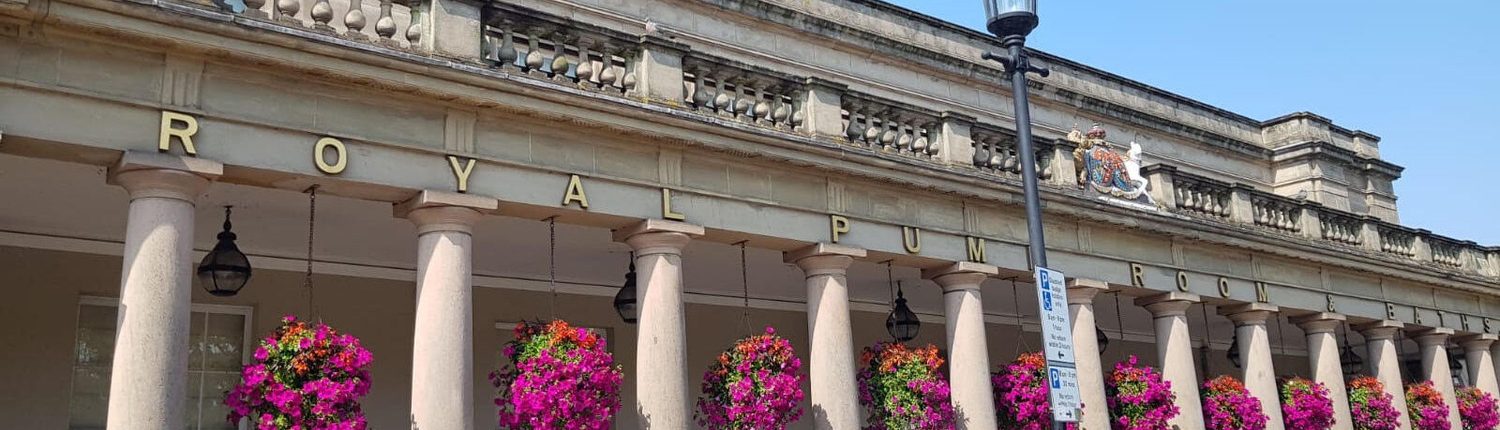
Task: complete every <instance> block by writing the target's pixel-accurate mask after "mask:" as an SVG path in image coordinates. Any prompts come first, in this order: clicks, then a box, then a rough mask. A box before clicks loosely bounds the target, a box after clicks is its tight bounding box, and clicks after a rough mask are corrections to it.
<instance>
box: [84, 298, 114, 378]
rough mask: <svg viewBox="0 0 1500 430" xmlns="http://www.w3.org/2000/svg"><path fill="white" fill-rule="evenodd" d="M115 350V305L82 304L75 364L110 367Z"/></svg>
mask: <svg viewBox="0 0 1500 430" xmlns="http://www.w3.org/2000/svg"><path fill="white" fill-rule="evenodd" d="M114 352H115V307H113V306H91V305H83V306H80V307H79V308H78V345H77V350H76V354H75V359H74V364H76V365H79V366H99V367H104V368H108V367H109V366H110V361H111V360H113V359H114ZM106 391H108V390H106Z"/></svg>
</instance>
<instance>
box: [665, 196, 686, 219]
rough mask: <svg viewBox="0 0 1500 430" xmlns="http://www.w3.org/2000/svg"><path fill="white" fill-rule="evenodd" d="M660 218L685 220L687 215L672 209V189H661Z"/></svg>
mask: <svg viewBox="0 0 1500 430" xmlns="http://www.w3.org/2000/svg"><path fill="white" fill-rule="evenodd" d="M661 218H662V219H669V220H672V221H686V220H687V215H683V214H681V213H678V212H676V211H673V210H672V190H671V189H668V188H662V189H661Z"/></svg>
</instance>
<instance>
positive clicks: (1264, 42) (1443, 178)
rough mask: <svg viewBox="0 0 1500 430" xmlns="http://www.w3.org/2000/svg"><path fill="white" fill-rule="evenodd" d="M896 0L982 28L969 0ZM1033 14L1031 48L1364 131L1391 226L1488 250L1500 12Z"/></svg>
mask: <svg viewBox="0 0 1500 430" xmlns="http://www.w3.org/2000/svg"><path fill="white" fill-rule="evenodd" d="M894 2H895V3H896V4H899V5H901V6H904V7H907V8H910V9H913V10H916V11H919V12H922V13H926V14H928V15H932V16H936V17H938V18H941V19H944V20H948V21H952V22H956V23H958V24H961V25H964V26H967V27H970V28H975V29H983V26H984V11H983V8H982V6H981V5H982V3H981V2H980V1H979V0H894ZM1039 3H1040V6H1039V8H1040V13H1039V15H1041V21H1042V24H1041V27H1039V28H1038V29H1037V30H1036V32H1034V33H1032V35H1031V37H1030V38H1029V40H1028V44H1029V45H1030V46H1034V47H1036V48H1038V49H1041V50H1044V51H1047V52H1050V53H1053V54H1057V55H1060V56H1063V57H1066V58H1069V59H1072V60H1075V61H1079V62H1082V63H1084V64H1088V65H1090V66H1093V67H1097V68H1100V69H1104V70H1107V71H1110V72H1112V73H1116V74H1119V75H1122V76H1125V77H1128V78H1131V79H1134V80H1137V81H1140V82H1144V83H1147V84H1150V85H1153V86H1156V87H1159V88H1163V89H1166V90H1168V91H1172V92H1175V93H1178V94H1181V95H1184V96H1187V97H1191V98H1194V99H1197V100H1200V101H1203V102H1206V103H1208V104H1211V105H1214V106H1218V107H1221V108H1224V109H1227V110H1230V111H1234V112H1238V113H1240V114H1243V115H1245V116H1249V117H1251V118H1255V119H1261V120H1265V119H1270V118H1274V117H1277V116H1280V115H1283V114H1286V113H1291V112H1296V111H1310V112H1314V113H1317V114H1319V115H1323V116H1325V117H1328V118H1330V119H1332V120H1333V121H1334V123H1335V124H1339V125H1342V126H1344V127H1347V128H1351V129H1358V130H1365V131H1368V132H1370V133H1373V134H1375V135H1377V136H1380V137H1381V145H1380V150H1381V155H1382V158H1384V159H1385V160H1386V161H1390V162H1393V163H1396V164H1397V165H1401V166H1403V167H1406V171H1405V173H1404V174H1403V175H1402V178H1401V179H1399V180H1397V181H1396V194H1397V196H1398V197H1399V201H1398V203H1397V204H1398V208H1399V209H1400V212H1401V223H1402V224H1405V225H1408V226H1413V227H1418V228H1426V229H1429V230H1432V231H1434V232H1437V233H1439V234H1444V235H1448V236H1452V237H1455V238H1458V239H1463V240H1473V241H1475V242H1479V243H1480V244H1481V245H1490V246H1500V155H1492V154H1497V153H1500V31H1497V30H1496V26H1495V22H1496V20H1497V19H1500V1H1496V0H1449V1H1428V2H1396V1H1370V0H1315V1H1309V0H1264V1H1219V0H1214V1H1205V0H1163V1H1143V0H1126V1H1116V0H1111V1H1097V0H1091V1H1083V0H1072V1H1064V0H1039ZM1398 6H1399V8H1398ZM1148 151H1149V149H1148Z"/></svg>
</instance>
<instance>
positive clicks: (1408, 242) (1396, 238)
mask: <svg viewBox="0 0 1500 430" xmlns="http://www.w3.org/2000/svg"><path fill="white" fill-rule="evenodd" d="M1378 231H1379V232H1380V252H1384V253H1387V254H1395V255H1399V256H1402V257H1407V258H1411V257H1416V256H1417V244H1416V242H1417V235H1416V233H1413V232H1410V231H1406V230H1403V229H1399V228H1395V227H1390V226H1380V227H1379V229H1378Z"/></svg>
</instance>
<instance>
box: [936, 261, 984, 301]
mask: <svg viewBox="0 0 1500 430" xmlns="http://www.w3.org/2000/svg"><path fill="white" fill-rule="evenodd" d="M999 274H1000V268H999V267H995V266H991V265H988V264H982V263H974V262H969V261H960V262H957V263H953V264H950V265H948V266H943V267H937V268H932V269H924V270H922V278H924V279H930V280H932V281H933V282H936V283H937V284H938V285H939V286H941V287H942V288H943V293H944V294H947V293H952V292H960V291H970V290H972V291H979V290H980V286H981V285H982V284H983V283H984V280H985V279H987V278H989V277H992V276H995V275H999Z"/></svg>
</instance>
